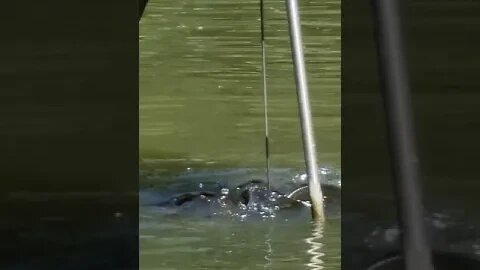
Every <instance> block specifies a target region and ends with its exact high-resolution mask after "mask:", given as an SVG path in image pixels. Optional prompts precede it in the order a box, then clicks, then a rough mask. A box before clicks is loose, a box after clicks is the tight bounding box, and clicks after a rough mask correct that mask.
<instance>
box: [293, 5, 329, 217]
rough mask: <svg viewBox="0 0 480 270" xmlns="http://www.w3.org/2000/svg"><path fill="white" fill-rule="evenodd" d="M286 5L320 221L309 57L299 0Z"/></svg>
mask: <svg viewBox="0 0 480 270" xmlns="http://www.w3.org/2000/svg"><path fill="white" fill-rule="evenodd" d="M286 5H287V14H288V24H289V28H290V45H291V47H292V58H293V66H294V71H295V83H296V87H297V98H298V106H299V113H300V122H301V128H302V139H303V151H304V155H305V163H306V167H307V174H308V184H309V193H310V200H311V201H312V217H313V218H314V219H315V220H317V221H323V220H325V214H324V208H323V195H322V187H321V185H320V178H319V175H318V169H317V152H316V147H315V137H314V134H313V125H312V113H311V111H310V99H309V96H308V85H307V76H306V70H305V61H304V59H303V42H302V32H301V29H300V15H299V11H298V3H297V0H286Z"/></svg>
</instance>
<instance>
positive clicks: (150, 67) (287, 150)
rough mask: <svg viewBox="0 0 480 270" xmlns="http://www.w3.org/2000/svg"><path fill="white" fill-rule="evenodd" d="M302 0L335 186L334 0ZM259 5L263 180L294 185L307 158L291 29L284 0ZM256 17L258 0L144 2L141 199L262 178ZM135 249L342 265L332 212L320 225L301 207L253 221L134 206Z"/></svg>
mask: <svg viewBox="0 0 480 270" xmlns="http://www.w3.org/2000/svg"><path fill="white" fill-rule="evenodd" d="M300 4H301V15H302V31H303V36H304V43H305V47H306V48H305V54H306V55H305V58H306V61H307V63H306V64H307V72H308V79H309V86H310V95H311V105H312V111H313V114H314V115H313V116H314V126H315V136H316V140H317V149H318V155H319V156H318V158H319V162H320V166H321V167H322V168H329V169H331V170H332V172H335V173H329V174H328V175H329V176H330V178H331V179H333V180H332V181H336V183H337V185H338V187H340V185H341V184H340V178H341V177H340V173H339V168H340V1H337V0H335V1H301V3H300ZM265 6H266V44H267V48H266V49H267V72H268V73H267V74H268V75H267V76H268V79H267V83H268V89H269V91H268V92H269V121H270V139H271V166H272V167H274V177H273V178H272V185H273V186H275V187H277V188H278V189H285V190H286V191H288V190H290V191H291V188H293V184H294V182H295V180H296V179H297V178H298V176H299V175H302V170H303V168H304V162H303V153H302V145H301V137H300V126H299V123H298V118H297V99H296V92H295V83H294V77H293V70H292V61H291V54H290V44H289V37H288V25H287V20H286V13H285V6H284V2H282V1H269V0H268V1H266V2H265ZM258 19H259V3H258V1H243V2H241V3H238V2H231V1H218V0H215V1H206V0H200V1H171V0H167V1H158V0H151V1H150V3H149V5H148V6H147V9H146V10H145V14H144V17H143V18H142V20H141V22H140V134H139V135H140V169H141V174H140V186H141V188H142V192H141V194H140V197H141V203H142V202H145V201H148V200H150V199H152V197H153V200H159V199H161V198H163V199H165V198H168V196H171V195H172V194H174V193H179V192H184V191H193V190H198V189H201V186H200V185H201V184H202V183H206V182H218V183H230V184H232V183H241V182H246V181H248V180H250V179H252V178H254V177H256V178H264V172H263V166H264V163H265V162H264V145H263V143H264V135H263V132H264V127H263V98H262V93H263V92H262V81H261V73H260V72H261V49H260V46H259V44H260V42H259V39H260V32H259V20H258ZM327 178H328V177H327ZM179 183H182V185H180V184H179ZM187 187H188V188H187ZM167 191H168V192H171V193H168V192H167ZM339 207H340V205H338V208H339ZM301 212H302V211H301ZM337 214H339V213H337ZM140 248H141V252H140V264H141V269H225V268H230V269H320V268H319V267H320V265H321V266H322V267H324V268H323V269H340V219H339V217H338V215H334V216H331V217H329V220H328V222H327V224H326V226H325V227H324V228H318V227H316V226H314V225H313V224H310V223H309V215H308V211H307V212H305V211H303V212H302V213H299V214H298V215H295V216H293V217H288V218H283V217H282V218H280V217H276V218H271V219H266V220H260V221H258V220H255V221H254V220H251V219H248V218H247V219H246V220H237V219H232V218H228V217H214V218H201V217H189V216H185V215H183V216H182V215H165V213H164V212H163V211H160V210H159V209H157V208H155V207H151V206H146V205H143V204H142V206H141V208H140Z"/></svg>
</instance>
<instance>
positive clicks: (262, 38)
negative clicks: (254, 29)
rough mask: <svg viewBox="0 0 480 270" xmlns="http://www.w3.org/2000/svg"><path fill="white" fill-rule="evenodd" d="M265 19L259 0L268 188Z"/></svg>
mask: <svg viewBox="0 0 480 270" xmlns="http://www.w3.org/2000/svg"><path fill="white" fill-rule="evenodd" d="M264 22H265V19H264V8H263V0H260V41H261V46H262V74H263V109H264V112H263V114H264V120H265V163H266V167H267V172H266V173H267V185H268V188H269V189H270V149H269V139H268V96H267V60H266V49H265V25H264V24H265V23H264Z"/></svg>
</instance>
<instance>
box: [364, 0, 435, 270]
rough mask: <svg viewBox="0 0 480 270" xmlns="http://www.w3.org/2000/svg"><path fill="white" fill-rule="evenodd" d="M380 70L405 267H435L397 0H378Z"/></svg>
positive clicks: (412, 269)
mask: <svg viewBox="0 0 480 270" xmlns="http://www.w3.org/2000/svg"><path fill="white" fill-rule="evenodd" d="M373 4H374V13H375V19H376V36H377V45H378V54H379V70H380V75H381V80H382V84H383V87H382V88H383V98H384V104H385V110H386V115H387V129H388V139H389V146H390V147H389V150H390V155H391V157H392V167H393V180H394V183H395V191H396V197H397V200H396V202H397V209H398V214H399V219H400V227H401V229H402V241H403V243H402V244H403V253H404V262H405V269H407V270H432V269H433V266H432V259H431V251H430V248H429V246H428V243H427V239H426V236H425V232H426V231H425V226H424V221H423V206H422V199H421V193H420V185H419V181H420V179H419V178H420V177H419V172H418V158H417V153H416V145H415V136H414V126H413V119H412V108H411V104H410V102H411V100H410V99H411V97H410V87H409V82H408V76H407V72H406V64H405V62H406V61H405V56H404V54H403V48H402V46H403V44H402V36H401V26H400V14H399V10H398V8H399V6H398V2H397V1H396V0H374V1H373Z"/></svg>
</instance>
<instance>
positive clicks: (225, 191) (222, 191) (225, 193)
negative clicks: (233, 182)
mask: <svg viewBox="0 0 480 270" xmlns="http://www.w3.org/2000/svg"><path fill="white" fill-rule="evenodd" d="M229 191H230V190H229V189H228V188H222V190H221V193H222V194H223V195H228V192H229Z"/></svg>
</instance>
